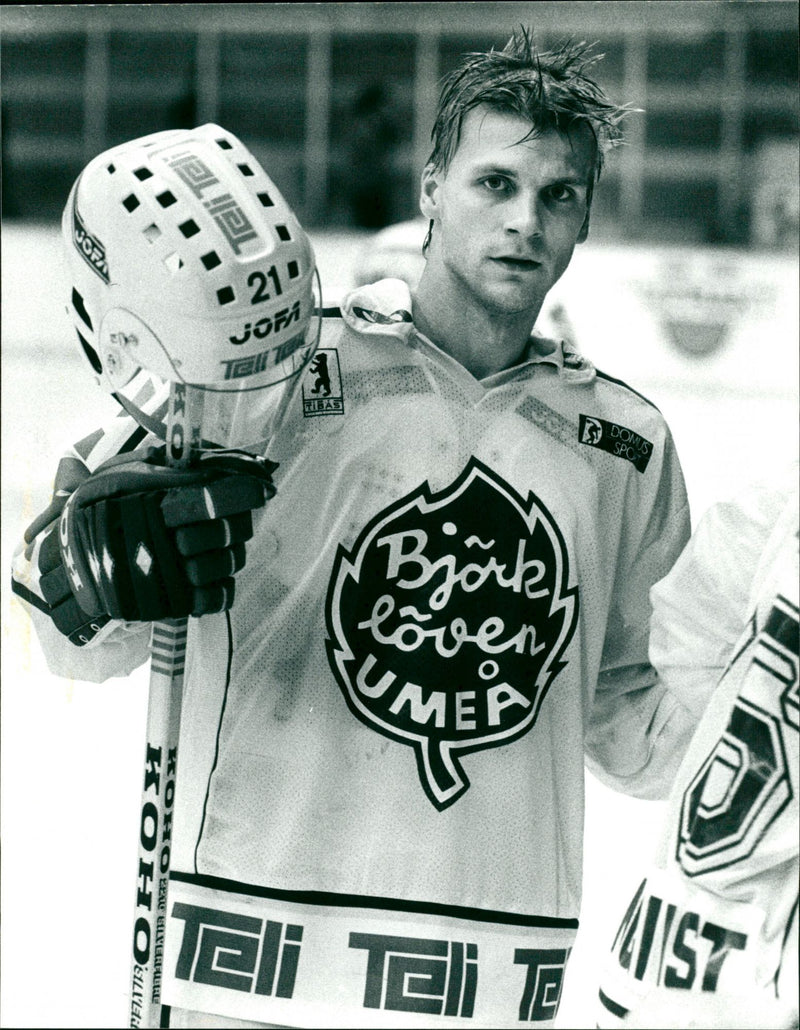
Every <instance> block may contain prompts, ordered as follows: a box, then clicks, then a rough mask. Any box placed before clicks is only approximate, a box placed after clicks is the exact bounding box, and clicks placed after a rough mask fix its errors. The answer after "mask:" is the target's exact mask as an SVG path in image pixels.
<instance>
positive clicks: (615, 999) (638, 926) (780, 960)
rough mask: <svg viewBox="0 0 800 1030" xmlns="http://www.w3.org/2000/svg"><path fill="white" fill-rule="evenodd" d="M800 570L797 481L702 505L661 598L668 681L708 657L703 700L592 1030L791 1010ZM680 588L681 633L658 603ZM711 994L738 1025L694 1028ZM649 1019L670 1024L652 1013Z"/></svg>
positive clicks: (766, 1022)
mask: <svg viewBox="0 0 800 1030" xmlns="http://www.w3.org/2000/svg"><path fill="white" fill-rule="evenodd" d="M799 578H800V572H799V570H798V501H797V487H796V482H795V484H794V487H793V488H792V489H791V490H790V491H788V497H787V491H786V490H785V489H783V488H775V487H773V489H772V491H771V496H770V495H768V494H766V493H764V492H762V491H760V490H759V491H755V492H752V493H750V494H749V495H747V496H746V497H744V498H743V500H742V501H737V502H726V503H725V504H722V505H718V506H717V507H715V508H714V509H712V510H711V511H710V512H709V513H708V515H707V516H706V518H705V519H704V520H703V522H701V524H700V526H699V527H698V530H697V531H696V533H695V535H694V537H693V538H692V542H691V544H690V546H689V548H688V549H687V551H686V552H685V553H684V556H683V557H682V559H681V562H680V563H679V566H678V567H677V568H676V570H675V571H674V573H673V575H672V576H671V577H669V580H670V581H668V582H667V583H665V584H661V585H660V587H659V589H658V590H657V591H655V594H656V617H657V620H658V621H660V620H663V625H661V626H660V628H659V636H660V639H661V640H662V642H664V643H665V644H667V643H668V644H670V646H669V647H667V646H664V647H663V648H661V650H658V649H657V652H656V653H657V654H658V656H659V657H660V658H661V659H662V660H665V658H669V659H670V661H669V665H668V672H667V674H666V677H667V679H669V678H670V677H674V676H677V677H678V678H681V677H682V675H684V673H682V670H688V669H691V668H692V667H693V663H694V662H695V661H698V662H699V661H702V660H704V661H705V662H706V664H705V665H704V666H701V667H700V671H699V672H697V675H698V676H701V675H706V676H708V677H709V682H710V684H711V687H712V690H713V700H712V703H711V704H708V705H707V707H706V710H705V711H704V713H703V715H702V718H701V720H700V722H699V724H698V726H697V729H696V731H695V733H694V736H693V738H692V741H691V744H690V747H689V749H688V751H687V753H686V756H685V758H684V760H683V762H682V763H681V766H680V769H679V770H678V774H677V777H676V780H675V784H674V786H673V789H672V792H671V795H670V800H669V806H668V809H667V819H666V822H665V825H664V829H663V833H662V837H661V840H660V842H659V844H658V848H657V850H656V854H655V859H654V862H653V864H652V866H651V868H650V869H649V870H648V872H647V876H646V877H645V879H644V880H643V881H642V883H641V884H640V886H639V888H638V889H637V890H636V892H635V893H634V895H633V898H632V900H631V903H630V905H629V907H628V909H627V911H626V912H625V914H624V915H623V917H622V921H621V923H620V926H619V929H618V930H617V934H616V937H615V938H614V940H613V944H612V946H611V952H610V955H609V956H608V960H607V962H606V967H605V969H604V971H603V975H602V978H601V989H600V994H599V1005H598V1010H597V1011H598V1025H599V1026H603V1027H616V1026H620V1025H633V1026H660V1025H664V1026H668V1025H669V1026H681V1025H689V1024H687V1023H686V1022H681V1019H686V1018H688V1017H690V1018H692V1019H693V1020H695V1022H694V1023H693V1024H691V1025H697V1026H732V1025H736V1026H750V1025H752V1026H754V1027H755V1026H761V1027H767V1026H781V1025H786V1026H788V1025H790V1024H789V1023H780V1022H777V1021H776V1019H777V1018H778V1015H779V1012H780V1009H781V1006H782V1007H783V1009H784V1010H786V1011H789V1012H791V1011H793V1012H794V1013H795V1016H794V1018H795V1020H796V1018H797V1017H796V1014H797V1004H798V994H797V904H798V886H797V884H798V879H797V877H798V789H799V786H800V785H799V784H798V775H799V773H798V760H799V758H800V749H798V736H797V735H798V652H799V651H800V621H799V617H800V608H799V607H798V581H799ZM680 590H683V591H684V593H686V594H687V595H688V596H687V598H686V605H687V607H688V609H689V614H687V613H686V612H685V611H682V612H681V618H680V620H679V622H678V628H677V629H675V628H674V620H672V619H671V618H670V611H671V609H670V608H662V602H663V600H664V599H665V598H668V597H671V598H672V599H673V601H674V604H675V606H677V603H678V599H679V597H680V593H679V591H680ZM672 591H674V593H673V592H672ZM718 592H719V596H718ZM723 594H724V596H723ZM717 602H718V603H717ZM701 606H705V607H706V608H707V609H708V611H707V612H705V613H702V612H701V611H700V607H701ZM717 609H718V611H719V621H718V623H717V624H716V625H715V624H714V623H715V619H714V612H715V610H717ZM692 611H695V615H696V618H695V620H694V622H692V620H691V618H690V614H691V612H692ZM687 626H688V627H690V629H691V632H689V631H688V630H687V628H686V627H687ZM726 634H727V647H725V646H724V644H725V639H724V638H725V635H726ZM719 663H721V664H722V669H721V672H720V669H719ZM659 671H660V670H659ZM686 675H688V673H686ZM710 997H714V998H715V999H716V1000H717V1001H718V1004H717V1006H716V1009H717V1013H718V1014H719V1013H721V1012H724V1011H727V1012H729V1013H730V1012H738V1015H737V1016H736V1019H737V1021H736V1022H729V1023H724V1022H717V1023H707V1022H702V1021H698V1020H702V1019H703V1014H702V1013H703V1011H704V1010H703V1004H704V1001H705V1000H707V999H708V998H710ZM777 1003H780V1004H779V1005H778V1004H777ZM776 1005H777V1007H776ZM746 1011H747V1012H749V1013H750V1015H751V1016H753V1018H754V1019H760V1021H753V1022H747V1021H746V1020H747V1018H750V1017H747V1016H746V1015H745V1013H746ZM658 1012H660V1013H661V1018H663V1019H664V1020H667V1021H669V1020H674V1022H664V1023H653V1022H647V1021H646V1020H648V1019H651V1018H652V1013H658ZM738 1020H742V1021H741V1022H740V1021H738ZM795 1025H796V1023H795Z"/></svg>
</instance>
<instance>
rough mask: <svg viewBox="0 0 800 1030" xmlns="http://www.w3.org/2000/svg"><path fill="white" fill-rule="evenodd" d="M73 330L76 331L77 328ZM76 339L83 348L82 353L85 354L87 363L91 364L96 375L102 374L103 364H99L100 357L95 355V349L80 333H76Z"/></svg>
mask: <svg viewBox="0 0 800 1030" xmlns="http://www.w3.org/2000/svg"><path fill="white" fill-rule="evenodd" d="M75 332H76V333H78V330H77V329H76V330H75ZM78 340H79V341H80V345H81V347H82V348H83V353H84V354H85V355H86V358H87V360H88V361H89V364H90V365H91V366H92V368H93V369H94V370H95V372H96V373H97V374H98V375H102V374H103V366H102V365H101V364H100V358H98V356H97V351H96V350H95V349H94V347H93V346H92V345H91V344H90V343H89V341H88V340H86V339H84V338H83V336H81V334H80V333H78Z"/></svg>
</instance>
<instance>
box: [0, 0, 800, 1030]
mask: <svg viewBox="0 0 800 1030" xmlns="http://www.w3.org/2000/svg"><path fill="white" fill-rule="evenodd" d="M519 24H526V25H529V26H530V27H532V28H533V30H534V32H535V35H536V38H537V41H538V43H539V46H540V47H541V48H548V47H549V46H551V45H555V44H557V43H558V42H559V41H561V40H563V39H565V38H568V37H571V38H574V39H578V40H586V41H590V42H591V41H594V42H596V43H597V49H598V51H599V52H601V53H604V54H605V58H604V60H603V61H602V62H601V63H600V64H599V65H598V66H597V78H598V80H599V81H600V82H601V83H602V84H603V85H604V86H605V87H606V89H607V91H608V92H609V93H610V94H611V95H612V97H613V98H614V99H615V100H617V101H619V102H628V103H630V104H631V105H633V106H634V107H636V108H641V109H642V111H641V113H637V114H632V115H631V116H630V117H629V118H628V119H627V124H626V135H627V143H626V145H625V146H623V147H620V148H618V149H617V150H616V151H615V152H614V153H612V154H611V155H610V156H609V159H608V162H607V166H606V169H605V171H604V173H603V178H602V179H601V182H600V184H599V187H598V188H597V190H596V191H595V198H594V201H593V210H592V227H591V233H590V238H589V241H588V242H587V243H586V244H584V245H583V246H581V247H578V248H577V249H576V252H575V256H574V258H573V261H572V264H571V265H570V267H569V269H568V270H567V272H566V273H565V275H564V276H563V278H562V280H561V281H560V282H559V283H558V284H557V285H556V287H555V288H554V289H553V291H552V293H551V295H550V296H549V297H548V300H547V302H546V305H545V308H544V309H543V312H542V316H541V318H540V321H539V323H537V325H538V327H539V328H540V329H541V330H542V331H544V332H549V333H551V334H557V335H559V336H561V337H564V338H567V339H569V340H570V342H572V343H573V344H574V345H576V346H578V347H579V348H580V349H581V350H583V351H584V352H585V353H586V354H587V356H588V357H589V358H590V359H591V360H592V361H593V362H594V363H595V364H596V365H598V366H599V367H600V368H602V369H603V371H605V372H606V373H608V374H609V375H612V376H615V377H617V378H620V379H623V380H625V381H626V382H628V383H630V384H631V385H632V386H633V387H635V388H636V389H637V390H640V391H641V392H643V393H645V394H646V395H647V396H648V397H649V398H650V399H651V400H653V401H654V402H655V403H656V404H657V405H658V407H659V408H660V409H661V410H662V412H663V413H664V415H665V417H666V418H667V421H668V423H669V425H670V427H671V428H672V432H673V435H674V437H675V440H676V444H677V448H678V452H679V454H680V456H681V461H682V464H683V467H684V471H685V474H686V480H687V486H688V489H689V497H690V501H691V508H692V519H693V522H694V523H695V524H696V522H697V520H698V519H699V517H700V516H701V515H702V514H703V512H704V511H705V510H706V509H707V507H708V506H709V505H710V504H712V503H713V502H714V501H716V500H719V499H722V498H724V497H726V496H728V495H730V494H731V493H734V492H735V491H736V490H738V489H739V488H740V487H741V486H742V485H743V484H744V483H745V482H747V481H749V480H752V479H757V478H766V479H770V478H774V477H775V476H777V475H778V474H779V473H780V471H781V470H782V469H784V468H785V467H786V466H787V464H790V463H791V462H793V461H795V460H796V458H797V452H798V413H799V412H798V379H799V376H798V237H799V234H800V229H799V227H798V225H799V212H800V185H799V184H798V179H799V176H798V172H799V163H798V155H799V154H800V144H799V138H800V137H799V134H798V132H799V130H798V123H799V121H800V104H799V102H798V97H799V91H798V4H797V3H796V2H794V0H774V2H773V0H760V2H736V0H702V2H697V3H696V2H693V0H678V2H670V0H659V2H652V3H651V2H640V0H626V2H621V3H617V2H614V0H604V2H600V3H595V2H591V3H584V2H581V0H568V2H559V3H550V2H544V0H539V2H535V3H520V2H514V3H463V2H460V3H313V4H306V3H292V4H280V3H271V4H211V3H206V4H124V5H123V4H120V5H102V4H99V5H90V4H85V5H42V6H35V5H20V6H9V5H2V6H0V86H2V239H1V243H2V267H1V272H2V381H1V386H2V448H1V449H0V459H1V460H2V476H1V477H0V487H1V492H2V525H1V527H0V528H1V529H2V558H1V559H0V564H2V570H3V571H2V577H1V578H0V590H1V591H2V643H3V647H2V683H3V719H2V752H1V755H2V763H3V777H2V817H3V876H2V914H3V935H2V939H1V940H0V947H2V963H1V968H2V975H3V985H2V986H3V989H2V994H1V995H0V1003H1V1004H2V1013H1V1014H0V1025H2V1026H17V1027H50V1026H60V1027H84V1028H88V1027H106V1026H109V1025H111V1026H123V1025H125V1022H126V1009H127V988H128V985H127V980H128V962H129V950H130V945H129V942H130V927H131V925H132V920H131V916H132V911H133V900H134V883H135V839H136V830H137V826H138V805H139V790H140V769H141V759H142V749H143V741H144V717H145V706H146V694H147V670H146V669H142V670H139V671H138V672H137V673H134V675H133V676H131V677H129V678H128V679H127V680H115V681H113V682H112V683H111V684H103V685H95V684H89V683H83V682H74V681H71V680H61V679H57V678H56V677H54V676H52V675H51V673H50V672H49V670H48V668H47V666H46V664H45V662H44V659H43V656H42V654H41V651H40V650H39V648H38V645H37V643H36V640H35V637H34V636H33V635H32V631H31V627H30V624H29V622H28V621H27V619H26V617H25V615H24V612H23V610H22V607H21V605H19V604H18V603H17V602H16V600H14V599H13V598H12V597H11V595H10V591H9V589H8V582H9V575H8V572H9V569H10V564H11V557H12V552H13V549H14V546H15V545H16V542H17V541H18V540H19V538H20V537H21V534H22V531H23V529H24V527H25V526H26V525H27V524H28V523H29V522H30V521H31V520H32V519H33V518H34V516H35V515H37V514H38V513H39V512H40V511H42V509H43V508H44V507H45V506H46V504H47V502H48V499H49V494H50V491H51V489H52V476H53V473H54V471H55V466H56V461H57V458H58V455H59V453H60V451H61V450H62V449H63V448H64V447H65V446H67V445H68V444H69V443H71V442H72V441H74V440H77V439H80V438H81V437H82V436H83V435H85V434H86V433H88V432H90V431H91V430H93V429H94V428H95V427H96V426H97V424H98V423H100V422H102V421H105V420H107V419H108V418H110V417H112V416H113V415H114V414H115V410H116V409H115V405H114V402H113V401H112V400H111V399H110V398H108V397H106V396H105V395H104V394H101V393H100V391H99V390H98V389H97V388H96V387H94V386H93V384H92V383H91V381H90V380H89V377H88V375H87V374H86V371H85V370H84V367H83V365H82V363H81V361H80V360H79V357H78V351H77V347H76V346H75V344H74V341H73V339H72V329H71V327H70V324H69V321H68V319H67V317H66V315H65V313H64V297H65V293H64V291H65V287H66V284H65V281H64V277H63V273H62V270H61V262H60V236H59V219H60V215H61V211H62V209H63V206H64V203H65V201H66V198H67V194H68V192H69V189H70V186H71V185H72V182H73V181H74V179H75V178H76V176H77V175H78V173H79V172H80V171H81V170H82V168H83V167H84V165H85V164H86V163H87V162H88V161H89V160H90V159H91V158H93V157H94V156H95V155H96V154H98V153H100V152H102V151H103V150H105V149H107V148H108V147H110V146H112V145H114V144H116V143H120V142H123V141H126V140H130V139H133V138H135V137H137V136H140V135H145V134H147V133H151V132H156V131H158V130H161V129H167V128H177V127H192V126H194V125H197V124H201V123H205V122H210V121H211V122H217V123H218V124H220V125H222V126H224V127H225V128H226V129H229V130H230V131H232V132H234V133H235V134H237V135H238V136H240V138H241V139H242V140H243V141H244V142H245V143H246V144H247V145H248V146H249V147H250V148H251V149H252V150H253V151H254V153H255V154H256V156H257V157H258V158H259V159H260V160H261V162H262V163H263V164H264V167H265V169H266V171H267V172H268V174H269V175H270V176H271V177H272V178H273V179H274V180H275V181H276V183H277V185H278V186H279V188H280V189H281V191H282V192H283V194H284V196H285V197H286V199H287V200H288V201H289V203H290V204H291V205H292V206H293V207H294V208H295V211H296V213H297V214H298V216H299V218H300V219H301V221H302V222H303V223H304V225H305V226H306V228H307V229H308V230H309V232H310V234H311V236H312V240H313V242H314V247H315V251H316V255H317V260H318V264H319V266H320V274H321V277H322V282H323V286H324V289H325V292H326V294H327V295H328V299H335V295H336V294H339V293H341V291H343V290H346V289H348V288H349V287H351V286H353V285H354V284H356V283H359V282H364V281H368V280H374V279H377V278H380V277H382V276H385V275H396V276H400V277H403V278H406V279H407V280H408V281H409V282H410V283H412V284H413V282H414V281H415V279H416V277H417V276H418V275H419V273H420V271H421V268H422V257H421V253H420V246H421V242H422V239H423V236H424V232H425V225H424V223H422V221H421V220H420V219H419V218H418V208H417V193H418V182H419V172H420V170H421V168H422V166H423V165H424V163H425V161H426V160H427V157H428V154H429V148H430V129H431V125H432V121H433V113H434V110H435V105H436V99H437V94H438V84H439V80H440V78H441V76H442V75H443V74H445V73H446V72H447V71H449V70H450V69H451V68H452V67H453V66H454V65H455V63H456V62H457V60H458V58H459V56H460V55H461V54H462V53H464V52H466V51H470V50H479V49H488V48H489V47H491V46H495V47H502V46H503V45H504V43H505V41H506V39H507V38H508V35H509V33H510V31H511V29H512V28H514V27H515V26H517V25H519ZM587 790H588V794H587V797H588V802H587V830H586V841H585V851H586V886H585V903H584V910H583V915H582V924H581V931H580V933H579V936H578V941H577V944H576V948H575V952H574V955H573V961H572V963H571V966H570V970H569V972H568V974H567V980H566V984H565V988H564V994H563V999H562V1010H561V1013H560V1016H559V1025H560V1026H562V1027H573V1028H576V1027H589V1026H594V1018H593V1005H594V999H595V998H596V991H597V979H598V971H599V956H600V955H601V954H602V953H603V952H604V951H605V949H606V947H607V946H608V943H609V941H610V939H611V937H612V936H613V932H614V930H615V929H616V925H615V924H616V923H617V922H618V920H619V919H620V917H621V914H622V910H623V909H624V907H625V906H626V905H627V902H628V900H629V895H630V893H631V892H632V890H633V889H634V887H635V886H636V885H637V884H638V879H637V876H638V875H639V873H640V872H641V870H642V869H643V868H644V864H645V863H646V861H647V858H648V857H649V851H650V848H651V847H652V846H653V844H654V842H655V839H656V836H657V832H658V825H659V819H660V816H661V807H660V805H658V804H657V803H653V802H635V801H632V800H630V799H624V798H621V797H620V796H618V795H613V794H611V792H610V791H607V790H605V789H604V788H602V787H601V786H600V785H599V784H597V783H596V781H594V780H593V779H592V778H591V777H588V778H587Z"/></svg>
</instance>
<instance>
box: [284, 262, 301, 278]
mask: <svg viewBox="0 0 800 1030" xmlns="http://www.w3.org/2000/svg"><path fill="white" fill-rule="evenodd" d="M287 268H288V269H289V278H290V279H296V278H297V277H298V275H300V269H299V268H298V267H297V262H296V261H290V262H289V264H288V265H287Z"/></svg>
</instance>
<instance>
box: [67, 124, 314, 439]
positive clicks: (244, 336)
mask: <svg viewBox="0 0 800 1030" xmlns="http://www.w3.org/2000/svg"><path fill="white" fill-rule="evenodd" d="M62 236H63V244H64V250H65V255H66V265H67V274H68V283H69V302H68V305H67V310H68V313H69V315H70V318H71V320H72V323H73V325H74V327H75V331H76V333H77V339H78V342H79V344H80V352H81V355H82V356H83V358H84V359H85V360H86V362H88V364H89V365H90V366H91V369H92V372H93V373H94V375H95V378H96V379H97V380H98V381H99V382H100V384H101V386H103V387H104V388H105V389H107V390H108V391H109V392H111V393H112V394H113V395H114V396H115V397H117V399H118V400H119V401H120V403H121V404H123V406H124V407H125V408H126V409H127V410H128V411H130V412H131V414H133V415H134V417H137V418H139V420H140V421H142V424H145V425H148V427H150V425H149V423H148V419H147V416H146V415H145V414H144V413H143V412H142V410H141V408H139V407H138V405H137V403H136V399H135V398H136V396H137V395H138V394H139V393H140V391H141V389H142V387H143V385H144V384H145V383H146V381H147V380H148V379H150V380H154V381H155V383H156V385H157V386H160V385H161V384H166V383H167V382H182V383H185V384H187V385H188V386H192V387H195V388H197V389H200V390H203V391H204V397H205V410H206V413H207V414H208V415H209V416H210V424H211V425H213V426H215V430H214V432H216V434H217V437H218V440H217V441H216V442H218V443H220V444H222V445H224V446H226V447H247V446H257V445H260V444H262V443H263V442H264V441H266V440H268V439H269V438H270V437H271V436H272V435H273V433H274V432H275V430H276V428H277V425H278V423H279V421H280V419H281V418H282V417H283V414H284V413H285V410H286V406H287V404H288V403H289V400H290V398H291V396H292V395H293V394H294V392H295V390H296V388H297V385H298V383H299V380H300V373H301V372H302V370H303V369H304V368H305V367H306V365H307V364H308V363H309V362H310V360H311V358H312V357H313V355H314V351H315V350H316V347H317V344H318V342H319V333H320V325H321V322H320V313H321V307H322V305H321V296H320V286H319V277H318V275H317V272H316V266H315V261H314V253H313V250H312V247H311V243H310V241H309V239H308V236H307V235H306V233H305V232H304V230H303V228H302V227H301V225H300V223H299V222H298V220H297V218H296V217H295V215H294V213H293V212H292V210H291V208H290V207H289V205H288V204H287V203H286V201H285V200H284V199H283V197H282V196H281V194H280V192H279V190H278V189H277V187H276V186H275V184H274V183H273V182H272V180H271V179H270V178H269V176H268V175H267V174H266V172H265V171H264V169H263V168H262V167H261V165H260V164H259V162H258V161H257V160H256V158H255V157H254V155H253V154H252V153H251V152H250V151H249V150H248V149H247V148H246V147H245V146H244V145H243V144H242V143H241V142H240V141H239V140H238V139H237V138H236V137H235V136H234V135H232V134H231V133H230V132H227V131H226V130H225V129H222V128H220V127H219V126H217V125H203V126H200V127H199V128H196V129H191V130H184V129H181V130H174V131H167V132H158V133H154V134H152V135H150V136H145V137H143V138H141V139H136V140H133V141H132V142H129V143H124V144H121V145H120V146H117V147H113V148H112V149H111V150H107V151H106V152H104V153H102V154H100V155H99V156H98V157H96V158H94V159H93V160H92V161H91V162H90V163H89V164H88V165H87V166H86V168H85V169H84V170H83V172H82V173H81V174H80V176H79V177H78V179H77V181H76V182H75V184H74V186H73V187H72V190H71V192H70V195H69V199H68V200H67V204H66V207H65V209H64V215H63V218H62ZM164 389H165V388H164ZM204 424H209V423H208V422H207V421H206V419H205V418H204ZM212 442H214V441H212Z"/></svg>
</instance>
